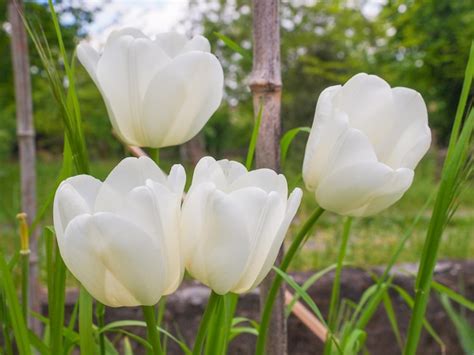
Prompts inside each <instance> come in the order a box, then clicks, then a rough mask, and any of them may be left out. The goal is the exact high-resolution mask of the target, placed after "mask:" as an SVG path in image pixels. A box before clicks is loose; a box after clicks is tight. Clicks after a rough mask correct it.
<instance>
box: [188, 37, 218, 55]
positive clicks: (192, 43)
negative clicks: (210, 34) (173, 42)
mask: <svg viewBox="0 0 474 355" xmlns="http://www.w3.org/2000/svg"><path fill="white" fill-rule="evenodd" d="M190 51H199V52H207V53H209V52H210V51H211V45H210V43H209V41H208V40H207V38H206V37H203V36H199V35H198V36H195V37H193V38H192V39H191V40H189V41H188V42H187V43H186V45H185V46H184V48H183V49H182V50H181V53H186V52H190Z"/></svg>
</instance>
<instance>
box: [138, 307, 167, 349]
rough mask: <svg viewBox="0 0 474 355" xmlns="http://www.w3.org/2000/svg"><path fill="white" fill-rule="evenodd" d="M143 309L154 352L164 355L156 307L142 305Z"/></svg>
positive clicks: (149, 339)
mask: <svg viewBox="0 0 474 355" xmlns="http://www.w3.org/2000/svg"><path fill="white" fill-rule="evenodd" d="M142 310H143V316H144V317H145V322H146V325H147V331H148V341H149V342H150V344H151V346H152V347H153V354H154V355H162V354H163V350H162V349H161V341H160V334H159V332H158V328H157V327H156V319H155V307H153V306H142Z"/></svg>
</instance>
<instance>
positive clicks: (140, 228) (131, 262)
mask: <svg viewBox="0 0 474 355" xmlns="http://www.w3.org/2000/svg"><path fill="white" fill-rule="evenodd" d="M185 181H186V176H185V172H184V169H183V167H182V166H181V165H175V166H173V168H172V169H171V172H170V175H169V176H166V175H165V174H164V173H163V172H162V171H161V170H160V168H159V167H158V166H157V165H156V164H155V163H154V162H153V161H152V160H151V159H150V158H147V157H141V158H126V159H124V160H122V161H121V162H120V163H119V164H118V165H117V167H115V169H113V170H112V172H111V173H110V175H109V176H108V177H107V179H105V181H104V182H101V181H99V180H97V179H95V178H93V177H92V176H89V175H78V176H74V177H71V178H69V179H67V180H65V181H64V182H62V183H61V185H60V186H59V188H58V190H57V191H56V196H55V199H54V227H55V230H56V236H57V240H58V245H59V250H60V252H61V256H62V257H63V259H64V262H65V264H66V266H67V267H68V269H69V270H70V271H71V273H72V274H73V275H74V276H75V277H76V278H77V279H78V280H79V281H80V282H81V283H82V285H83V286H84V287H85V288H86V289H87V291H89V293H90V294H91V295H92V296H94V297H95V298H96V299H97V300H99V301H100V302H102V303H104V304H105V305H108V306H111V307H119V306H136V305H148V306H149V305H154V304H156V303H157V302H158V300H159V299H160V297H161V296H162V295H166V294H169V293H172V292H173V291H175V290H176V288H177V287H178V286H179V284H180V283H181V280H182V278H183V273H184V263H183V259H182V257H181V253H180V245H179V223H180V214H181V199H182V195H183V189H184V185H185Z"/></svg>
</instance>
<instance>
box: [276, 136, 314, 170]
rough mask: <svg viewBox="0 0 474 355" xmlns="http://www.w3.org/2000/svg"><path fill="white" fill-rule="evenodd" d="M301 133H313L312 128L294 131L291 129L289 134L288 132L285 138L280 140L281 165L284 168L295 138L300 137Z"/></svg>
mask: <svg viewBox="0 0 474 355" xmlns="http://www.w3.org/2000/svg"><path fill="white" fill-rule="evenodd" d="M300 132H307V133H310V132H311V128H310V127H296V128H293V129H290V130H289V131H288V132H286V133H285V134H284V135H283V137H282V138H281V140H280V157H281V158H280V161H281V165H282V166H284V165H285V162H286V156H287V154H288V149H289V148H290V145H291V143H292V142H293V140H294V139H295V137H296V136H297V135H298V133H300Z"/></svg>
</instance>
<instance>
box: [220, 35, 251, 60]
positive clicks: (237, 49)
mask: <svg viewBox="0 0 474 355" xmlns="http://www.w3.org/2000/svg"><path fill="white" fill-rule="evenodd" d="M214 35H215V36H216V37H217V38H219V39H220V40H221V41H222V42H224V44H225V45H226V46H227V47H229V48H230V49H232V50H233V51H234V52H236V53H239V54H240V55H241V56H242V57H244V58H245V59H248V60H252V53H251V52H250V51H249V50H246V49H244V48H242V47H241V46H239V45H238V44H237V43H236V42H235V41H233V40H232V39H230V38H229V37H227V36H226V35H224V34H222V33H220V32H214Z"/></svg>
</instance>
